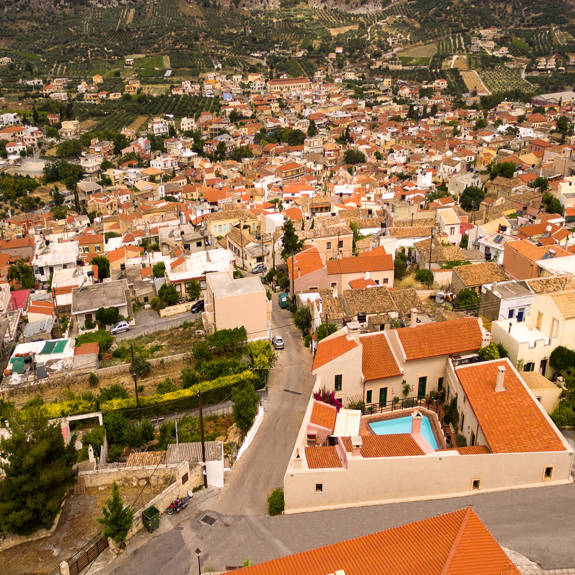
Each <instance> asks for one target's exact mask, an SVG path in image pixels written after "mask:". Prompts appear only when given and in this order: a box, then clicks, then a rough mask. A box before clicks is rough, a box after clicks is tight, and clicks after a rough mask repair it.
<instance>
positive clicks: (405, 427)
mask: <svg viewBox="0 0 575 575" xmlns="http://www.w3.org/2000/svg"><path fill="white" fill-rule="evenodd" d="M369 427H371V429H372V430H373V432H374V433H375V434H376V435H394V434H397V433H411V415H408V416H407V417H396V418H395V419H384V420H383V421H374V422H373V423H370V424H369ZM421 435H423V438H424V439H425V441H427V443H429V445H431V447H433V449H437V442H436V441H435V436H434V435H433V431H432V430H431V424H430V423H429V419H428V418H427V417H426V416H425V415H424V416H423V418H422V421H421Z"/></svg>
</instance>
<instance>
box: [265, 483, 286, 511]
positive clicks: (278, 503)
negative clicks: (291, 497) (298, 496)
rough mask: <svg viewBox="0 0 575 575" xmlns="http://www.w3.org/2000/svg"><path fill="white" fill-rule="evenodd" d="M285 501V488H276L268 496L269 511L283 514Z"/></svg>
mask: <svg viewBox="0 0 575 575" xmlns="http://www.w3.org/2000/svg"><path fill="white" fill-rule="evenodd" d="M284 508H285V501H284V492H283V489H274V490H273V491H272V492H271V495H270V496H269V497H268V513H269V514H270V515H281V514H282V513H283V512H284Z"/></svg>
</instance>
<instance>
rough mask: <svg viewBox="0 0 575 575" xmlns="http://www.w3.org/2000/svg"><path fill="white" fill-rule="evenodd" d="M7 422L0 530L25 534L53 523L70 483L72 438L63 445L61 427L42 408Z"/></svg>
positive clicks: (1, 454)
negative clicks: (7, 431)
mask: <svg viewBox="0 0 575 575" xmlns="http://www.w3.org/2000/svg"><path fill="white" fill-rule="evenodd" d="M9 422H10V432H11V435H10V437H9V438H8V439H2V440H0V469H1V470H2V471H3V472H4V474H5V478H4V479H3V480H2V481H0V532H4V533H16V534H20V535H25V534H29V533H32V532H34V531H36V530H38V529H42V528H45V529H47V528H49V527H51V526H52V523H53V522H54V519H55V517H56V515H57V514H58V512H59V510H60V505H61V504H62V501H63V499H64V496H65V495H66V493H67V491H68V489H69V488H70V486H71V485H72V484H73V483H74V471H73V469H72V465H73V463H74V461H75V452H74V442H73V441H72V442H70V444H69V445H68V446H65V445H64V438H63V436H62V431H61V429H60V426H59V425H57V424H53V423H49V422H48V420H47V418H46V417H45V416H44V414H43V413H42V408H41V407H33V408H30V409H28V410H26V411H25V412H24V411H20V412H17V413H15V414H14V415H13V416H12V417H10V419H9Z"/></svg>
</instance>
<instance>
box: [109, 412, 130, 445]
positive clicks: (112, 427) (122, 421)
mask: <svg viewBox="0 0 575 575" xmlns="http://www.w3.org/2000/svg"><path fill="white" fill-rule="evenodd" d="M104 427H105V428H106V436H107V437H108V441H110V443H119V444H122V443H124V436H125V434H126V432H127V431H128V428H129V427H130V422H129V421H128V419H127V418H126V417H124V416H123V415H122V414H121V413H106V414H105V415H104Z"/></svg>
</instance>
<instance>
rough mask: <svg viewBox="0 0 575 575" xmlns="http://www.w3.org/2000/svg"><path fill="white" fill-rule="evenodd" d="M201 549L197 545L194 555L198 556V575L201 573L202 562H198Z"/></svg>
mask: <svg viewBox="0 0 575 575" xmlns="http://www.w3.org/2000/svg"><path fill="white" fill-rule="evenodd" d="M201 553H202V551H201V549H200V548H199V547H196V557H197V558H198V575H202V564H201V563H200V555H201Z"/></svg>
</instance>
